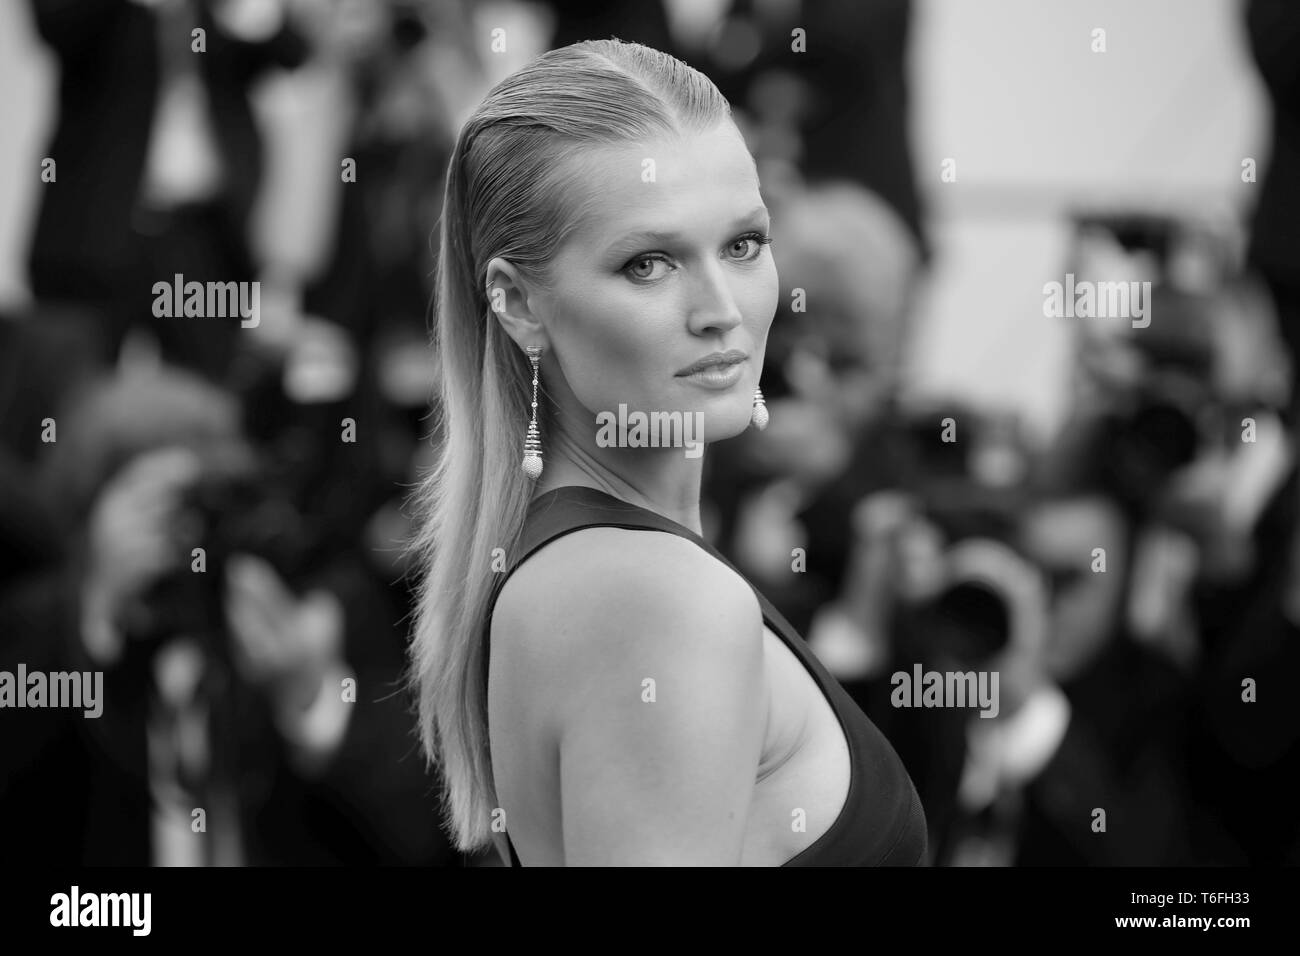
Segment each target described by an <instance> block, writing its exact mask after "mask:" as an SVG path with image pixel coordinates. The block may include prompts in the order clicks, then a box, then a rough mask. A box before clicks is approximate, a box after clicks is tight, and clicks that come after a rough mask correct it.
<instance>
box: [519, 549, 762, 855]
mask: <svg viewBox="0 0 1300 956" xmlns="http://www.w3.org/2000/svg"><path fill="white" fill-rule="evenodd" d="M515 578H520V580H519V581H518V582H517V583H518V584H519V587H518V588H516V589H514V590H513V592H512V593H510V594H509V595H507V594H506V590H510V589H511V587H512V585H514V584H515V583H516V581H515ZM502 598H503V599H505V600H506V601H507V606H506V610H505V616H504V621H506V622H508V623H507V624H506V626H507V628H508V630H509V631H510V636H509V638H508V639H507V640H508V642H509V644H510V647H511V649H510V651H509V652H508V653H511V654H513V655H514V657H513V659H512V662H511V664H510V670H511V671H512V672H514V673H515V674H516V675H519V676H521V677H522V676H523V675H525V674H526V675H527V680H528V684H529V686H530V688H531V690H525V691H524V693H525V694H527V695H529V696H530V697H532V698H534V699H537V698H541V699H544V701H545V703H544V704H543V705H541V706H540V707H537V708H536V709H535V710H532V713H533V714H534V715H535V716H537V718H538V719H540V720H542V721H544V722H545V723H547V724H549V725H550V728H549V730H550V732H551V733H553V734H554V740H555V742H556V744H557V747H558V758H559V759H558V763H557V766H558V768H559V778H560V790H561V797H560V803H561V806H563V808H564V809H563V813H562V819H563V827H564V833H563V840H564V859H565V861H566V863H567V864H568V865H587V864H594V865H610V864H613V865H619V864H622V863H638V864H646V863H650V864H655V863H664V864H673V865H681V864H687V865H691V864H703V865H717V864H732V863H735V862H737V861H738V860H739V859H740V854H741V848H742V845H743V837H744V830H745V821H746V819H747V816H748V810H749V805H750V802H751V799H752V796H753V789H754V780H755V777H756V774H757V769H758V767H759V764H760V761H761V759H762V749H763V743H764V735H765V727H766V724H767V710H768V699H767V681H766V680H765V679H764V648H763V620H762V612H761V610H760V608H759V604H758V599H757V597H756V596H755V594H754V592H753V590H752V589H751V588H750V586H749V585H748V584H747V583H746V582H745V580H744V579H743V578H741V577H740V576H739V575H738V574H736V573H735V572H734V571H732V570H731V569H730V568H729V567H727V565H725V564H723V563H722V562H720V561H718V560H717V559H715V558H714V557H713V556H712V555H710V554H709V553H708V552H706V551H704V550H703V549H702V548H700V547H699V546H698V545H696V544H695V543H693V542H691V541H689V540H687V539H685V538H682V537H680V536H677V535H671V534H667V533H663V532H648V531H639V530H624V529H619V528H590V529H584V530H582V531H577V532H574V533H572V534H569V535H566V536H564V537H563V538H559V539H557V540H556V541H553V542H551V543H550V544H548V545H547V546H546V548H545V549H543V550H542V551H539V552H538V553H537V554H536V555H534V557H533V559H532V560H530V561H529V562H527V563H525V564H524V565H523V566H521V567H520V568H519V570H518V571H516V573H515V575H514V576H513V577H512V578H511V580H510V582H508V583H507V585H506V589H505V590H503V592H502Z"/></svg>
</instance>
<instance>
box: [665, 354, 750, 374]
mask: <svg viewBox="0 0 1300 956" xmlns="http://www.w3.org/2000/svg"><path fill="white" fill-rule="evenodd" d="M747 358H749V356H748V355H747V354H746V353H744V352H742V351H740V349H731V350H729V351H726V352H714V353H712V354H711V355H706V356H704V358H702V359H699V360H698V361H696V362H692V363H691V364H690V365H688V366H686V368H684V369H682V370H681V371H680V372H678V373H677V377H678V378H680V377H682V376H683V375H694V374H695V373H696V372H702V371H704V370H705V369H706V368H715V367H723V368H725V367H726V366H728V365H736V364H738V363H740V362H743V361H745V359H747Z"/></svg>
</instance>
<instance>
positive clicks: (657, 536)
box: [493, 527, 763, 692]
mask: <svg viewBox="0 0 1300 956" xmlns="http://www.w3.org/2000/svg"><path fill="white" fill-rule="evenodd" d="M762 626H763V621H762V612H761V610H760V608H759V605H758V599H757V597H756V596H755V595H754V592H753V590H752V589H751V588H750V586H749V585H748V584H747V583H746V582H745V580H744V579H743V578H741V577H740V576H739V575H738V574H736V573H735V572H734V571H732V570H731V569H730V568H729V567H727V566H726V565H725V564H723V563H722V562H720V561H718V560H716V559H715V558H714V557H713V556H711V555H710V554H708V552H706V551H704V550H703V549H702V548H700V547H699V546H698V545H696V544H695V543H693V542H691V541H689V540H687V539H685V538H682V537H680V536H678V535H674V534H668V533H664V532H656V531H642V530H627V529H623V528H610V527H597V528H584V529H582V530H580V531H575V532H572V533H570V534H567V535H565V536H563V537H561V538H557V539H556V540H554V541H552V542H550V543H549V544H547V545H546V546H545V547H543V548H542V549H541V550H539V551H538V552H537V553H536V554H534V555H533V556H532V558H531V559H530V560H528V561H527V562H525V563H524V564H523V565H521V566H520V567H519V569H518V570H517V571H516V572H515V573H514V574H513V575H512V576H511V578H510V580H509V581H507V582H506V585H505V587H504V588H503V589H502V591H501V594H500V597H499V599H498V603H497V609H496V611H495V613H494V623H493V648H494V655H495V653H496V650H495V649H496V647H497V640H498V630H499V631H500V632H501V633H500V639H501V640H502V641H503V642H504V644H505V648H503V650H504V652H505V653H508V654H511V655H512V657H514V659H515V660H516V661H517V663H518V664H520V665H521V666H524V667H528V668H536V669H540V671H538V672H536V676H539V677H540V676H543V673H544V674H545V676H547V677H548V678H550V679H551V681H552V682H551V685H550V686H551V689H552V690H553V691H554V690H559V689H560V688H559V687H558V686H556V684H555V682H559V684H560V685H561V686H564V687H567V688H568V689H570V690H573V691H574V692H578V691H580V690H582V689H583V685H584V684H586V685H587V686H588V687H590V682H591V681H596V680H601V679H602V678H608V677H609V676H611V675H610V671H611V669H613V670H619V671H622V670H623V669H624V668H627V667H633V668H635V667H638V666H639V667H640V672H642V673H645V675H646V676H647V677H651V678H652V679H653V675H651V674H649V673H648V669H654V670H655V671H656V673H657V674H659V675H662V676H666V677H669V678H670V679H671V678H672V677H673V676H674V675H678V674H681V675H684V674H686V673H692V672H693V673H695V674H696V675H700V676H702V673H703V672H702V670H701V669H702V668H703V669H707V670H713V669H715V668H716V670H717V672H718V673H716V674H714V675H713V676H716V677H720V678H721V679H732V680H734V679H736V677H737V676H738V675H740V674H742V673H745V672H747V671H748V670H751V669H752V668H753V667H754V666H755V665H757V664H761V659H762Z"/></svg>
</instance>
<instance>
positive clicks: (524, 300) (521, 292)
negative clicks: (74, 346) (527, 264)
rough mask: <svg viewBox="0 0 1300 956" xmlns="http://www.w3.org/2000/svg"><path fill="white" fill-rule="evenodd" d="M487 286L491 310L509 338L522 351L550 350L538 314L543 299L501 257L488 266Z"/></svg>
mask: <svg viewBox="0 0 1300 956" xmlns="http://www.w3.org/2000/svg"><path fill="white" fill-rule="evenodd" d="M485 285H486V290H485V291H486V293H487V300H488V308H490V309H491V310H492V314H493V315H495V316H496V320H497V321H498V322H500V323H501V328H503V329H504V330H505V333H506V335H508V336H510V338H511V339H513V340H514V342H515V344H516V345H518V346H519V348H521V349H524V348H527V347H528V346H530V345H540V346H542V347H543V348H545V349H548V350H549V348H550V340H549V338H548V337H547V334H546V329H545V328H544V327H543V325H542V322H541V317H540V316H539V315H538V313H537V311H535V308H536V306H537V305H538V304H539V296H538V294H537V291H536V290H534V289H533V288H531V287H530V286H529V284H528V280H527V279H525V278H524V277H523V275H522V274H521V273H520V271H519V269H518V268H517V267H516V266H515V265H513V264H512V263H510V262H507V261H506V260H505V259H502V258H501V257H500V256H498V257H496V258H494V259H492V260H491V261H490V262H489V263H488V264H487V276H486V279H485Z"/></svg>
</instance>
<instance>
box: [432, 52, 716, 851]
mask: <svg viewBox="0 0 1300 956" xmlns="http://www.w3.org/2000/svg"><path fill="white" fill-rule="evenodd" d="M730 119H731V109H730V107H729V105H728V104H727V101H726V99H725V98H724V97H723V96H722V94H721V93H720V92H719V91H718V89H717V87H716V86H714V85H713V83H712V82H711V81H710V80H709V79H708V78H707V77H706V76H704V75H703V74H701V73H699V72H698V71H696V70H694V69H692V68H691V67H690V66H688V65H686V64H685V63H682V62H681V61H679V60H677V59H674V58H673V57H671V56H669V55H667V54H665V53H661V52H659V51H658V50H653V49H650V48H649V47H645V46H641V45H639V44H635V43H624V42H622V41H619V40H616V39H610V40H588V41H584V42H582V43H575V44H573V45H571V46H567V47H563V48H561V49H557V50H551V51H549V52H547V53H544V54H542V55H541V56H539V57H537V58H536V59H534V60H533V61H532V62H530V63H529V64H527V65H526V66H524V67H522V68H521V69H520V70H518V71H517V72H515V73H513V74H512V75H510V76H509V77H507V78H506V79H504V80H502V81H501V82H500V83H499V84H497V85H496V86H495V87H493V88H492V89H491V90H490V91H489V92H488V94H487V96H486V97H485V98H484V100H483V102H482V103H481V104H480V105H479V107H478V108H477V110H475V112H474V113H473V115H471V116H470V118H469V119H468V120H467V121H466V122H465V125H464V127H463V128H462V129H461V131H460V135H459V136H458V137H457V140H456V147H455V150H454V151H453V153H452V156H451V160H450V162H449V165H448V170H447V182H446V194H445V199H444V204H443V213H442V222H441V232H440V237H441V247H440V249H439V253H438V271H437V283H436V290H435V297H434V309H435V329H434V345H435V351H436V353H437V361H438V362H439V363H440V367H441V381H440V387H439V398H440V402H439V405H440V411H441V422H440V425H441V428H440V432H441V436H442V439H441V445H440V448H439V453H438V458H437V461H436V463H435V464H434V466H433V468H432V469H431V470H430V472H429V473H428V474H427V475H426V476H425V477H423V478H422V479H421V483H420V486H419V488H418V489H417V492H416V501H415V505H416V509H417V521H418V531H417V534H416V537H415V539H414V541H413V543H412V549H413V554H414V558H415V561H414V562H413V565H414V566H415V567H416V568H418V569H420V570H421V571H422V572H423V576H422V578H421V579H420V581H419V584H418V587H417V598H416V607H415V610H414V626H413V632H412V638H411V646H410V671H409V682H410V685H411V687H412V689H413V690H414V693H415V697H416V700H417V702H418V720H419V732H420V740H421V743H422V745H423V748H424V753H425V756H426V758H427V759H428V761H429V762H430V763H431V764H432V765H433V766H435V767H436V768H437V770H438V771H439V774H440V776H441V778H442V783H443V788H442V817H443V821H442V823H443V826H444V827H445V828H446V829H447V830H448V832H449V833H450V835H451V838H452V840H453V842H454V843H455V845H456V847H457V849H459V850H461V851H462V852H474V851H478V850H481V849H483V848H485V847H487V846H490V843H491V828H490V825H491V814H492V810H493V809H494V807H495V806H496V804H497V797H496V788H495V784H494V782H493V777H492V763H491V759H490V756H489V747H488V710H487V670H486V662H487V657H486V654H485V646H484V645H485V641H486V625H487V612H488V603H489V600H490V598H491V595H492V586H493V582H494V580H495V575H494V574H493V573H492V553H493V550H494V549H495V548H503V549H505V551H506V553H511V552H512V550H513V548H514V546H515V545H516V544H517V541H518V538H519V534H520V532H521V530H522V528H523V522H524V516H525V513H526V511H527V507H528V502H529V499H530V497H531V487H532V486H531V482H530V481H529V479H528V478H527V477H526V476H525V475H524V474H523V472H522V470H521V468H520V462H521V459H522V456H523V439H524V431H525V427H526V421H527V414H528V413H529V411H530V408H529V403H530V402H531V401H532V398H531V392H532V373H531V367H530V365H529V363H528V361H527V357H526V356H525V355H524V354H523V352H522V350H521V349H520V348H519V347H518V346H517V345H516V344H515V343H514V342H513V341H512V340H511V339H510V337H509V336H508V335H507V334H506V333H505V331H504V330H503V329H502V327H501V325H500V323H499V322H497V321H496V319H495V317H494V315H493V313H492V312H491V310H490V307H489V303H488V299H487V293H486V288H485V286H486V281H487V272H486V270H487V263H488V262H489V261H490V260H491V259H492V258H493V257H496V256H500V257H502V258H504V259H506V260H507V261H509V262H511V263H512V264H513V265H514V266H515V267H516V268H518V270H519V271H520V273H522V274H523V276H524V278H525V279H526V280H527V281H529V282H532V283H534V284H535V285H536V286H537V287H539V288H546V287H547V280H548V275H547V270H548V268H549V263H550V261H551V259H552V258H553V257H554V255H555V253H556V251H557V250H558V248H559V247H560V246H561V245H562V244H563V243H564V241H565V240H566V239H567V238H568V236H569V235H570V234H571V233H572V231H573V230H574V229H575V228H576V227H577V225H578V224H579V223H580V221H581V214H582V212H583V202H582V197H581V196H576V197H575V196H570V195H569V192H570V190H571V189H572V188H573V185H574V182H575V180H576V181H580V177H578V176H577V175H575V171H576V170H575V169H574V168H573V165H572V161H575V160H576V161H578V162H581V158H582V157H581V151H582V149H583V147H585V146H615V145H619V144H625V143H629V142H634V141H644V140H645V139H647V138H649V137H652V136H655V135H660V136H667V137H680V136H682V135H683V134H686V133H692V132H707V131H710V130H712V129H715V128H716V127H717V126H718V125H720V124H721V123H723V122H729V121H730ZM570 200H574V201H570ZM538 406H539V407H538V424H539V427H540V428H541V429H542V433H543V435H545V432H546V428H547V424H548V417H549V416H548V415H547V408H546V406H547V403H546V402H544V401H542V400H540V399H539V401H538Z"/></svg>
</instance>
